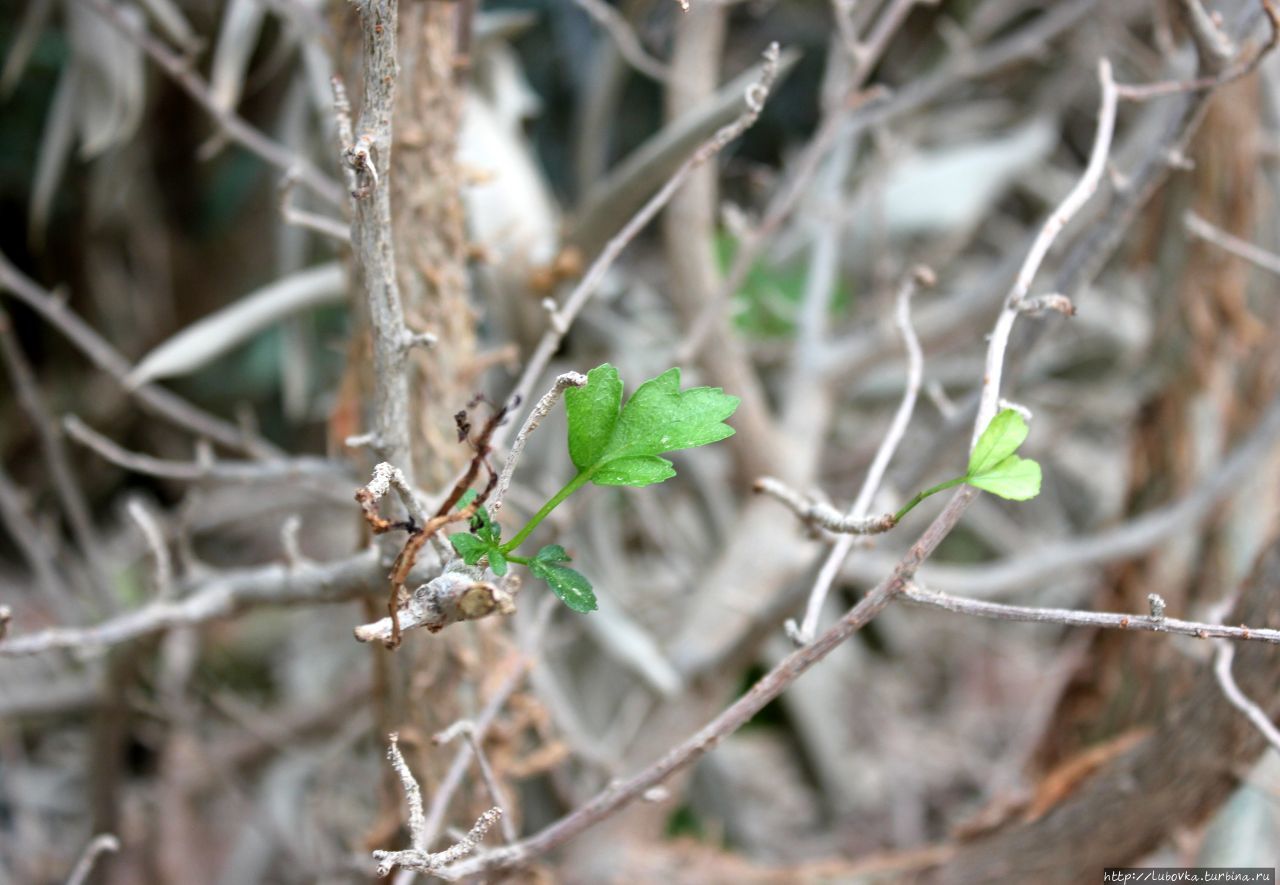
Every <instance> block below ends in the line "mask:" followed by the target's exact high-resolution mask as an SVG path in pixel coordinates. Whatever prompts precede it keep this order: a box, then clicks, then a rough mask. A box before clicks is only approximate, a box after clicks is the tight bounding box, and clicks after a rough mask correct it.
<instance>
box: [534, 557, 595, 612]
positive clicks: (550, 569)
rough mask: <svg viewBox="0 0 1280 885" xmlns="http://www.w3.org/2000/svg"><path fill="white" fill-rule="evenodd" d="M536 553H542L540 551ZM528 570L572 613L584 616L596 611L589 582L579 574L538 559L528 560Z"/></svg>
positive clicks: (593, 594) (593, 595)
mask: <svg viewBox="0 0 1280 885" xmlns="http://www.w3.org/2000/svg"><path fill="white" fill-rule="evenodd" d="M546 549H547V548H545V547H544V548H543V550H546ZM538 552H539V554H541V553H542V551H541V550H540V551H538ZM561 552H563V549H562V550H561ZM529 570H530V571H531V572H533V573H534V574H535V575H537V576H538V577H539V578H541V579H542V580H544V581H546V582H547V584H548V585H549V586H550V587H551V589H552V590H553V591H555V594H556V596H559V597H560V599H561V600H563V602H564V604H565V605H567V606H569V608H571V609H573V610H574V611H576V612H582V613H584V614H585V613H586V612H593V611H595V610H596V594H595V593H594V591H592V589H591V582H590V581H588V580H587V579H586V577H585V576H584V575H582V574H581V573H580V572H576V571H574V570H573V569H571V568H566V567H565V566H562V565H556V564H554V563H551V562H548V561H547V560H545V559H540V558H538V557H534V558H533V559H531V560H529Z"/></svg>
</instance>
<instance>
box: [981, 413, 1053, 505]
mask: <svg viewBox="0 0 1280 885" xmlns="http://www.w3.org/2000/svg"><path fill="white" fill-rule="evenodd" d="M1026 438H1027V422H1026V421H1024V420H1023V419H1022V416H1021V415H1019V414H1018V413H1017V412H1015V411H1014V410H1013V409H1005V410H1004V411H1003V412H1001V413H1000V414H998V415H996V416H995V417H994V418H992V419H991V423H990V424H988V425H987V429H986V430H984V431H982V436H980V437H978V444H977V445H975V446H974V447H973V453H972V454H971V455H969V471H968V474H967V475H968V476H980V475H983V474H986V473H988V472H989V471H991V470H992V469H994V468H995V467H996V466H997V465H999V464H1001V463H1002V462H1003V461H1004V460H1005V459H1006V458H1008V457H1009V456H1010V455H1012V454H1013V453H1014V452H1016V451H1017V450H1018V446H1020V445H1022V442H1023V440H1025V439H1026ZM1038 487H1039V486H1038V483H1037V488H1038ZM979 488H981V486H979Z"/></svg>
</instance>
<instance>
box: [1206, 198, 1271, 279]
mask: <svg viewBox="0 0 1280 885" xmlns="http://www.w3.org/2000/svg"><path fill="white" fill-rule="evenodd" d="M1182 221H1183V223H1184V224H1185V225H1186V226H1187V231H1188V232H1189V233H1192V234H1194V235H1195V236H1197V237H1199V238H1200V239H1202V240H1204V241H1206V242H1209V243H1213V244H1214V245H1215V246H1217V247H1219V248H1221V249H1223V250H1225V251H1227V252H1230V253H1231V254H1232V255H1235V256H1236V257H1237V258H1243V259H1244V260H1245V261H1248V262H1249V263H1250V264H1253V265H1256V266H1257V267H1260V268H1262V269H1263V270H1268V271H1271V273H1273V274H1277V275H1280V255H1277V254H1276V253H1274V252H1269V251H1267V250H1266V249H1262V248H1259V247H1258V246H1255V245H1254V244H1253V243H1250V242H1249V241H1248V240H1242V239H1240V238H1239V237H1237V236H1233V235H1232V234H1229V233H1227V232H1226V231H1225V230H1223V229H1222V228H1220V227H1217V226H1215V225H1212V224H1210V223H1209V222H1207V221H1205V220H1204V219H1203V218H1201V217H1200V216H1199V215H1197V214H1195V213H1194V212H1192V211H1190V210H1187V212H1186V214H1185V215H1183V216H1182Z"/></svg>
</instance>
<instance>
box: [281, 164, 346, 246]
mask: <svg viewBox="0 0 1280 885" xmlns="http://www.w3.org/2000/svg"><path fill="white" fill-rule="evenodd" d="M297 184H298V175H297V170H296V169H290V170H289V172H288V174H287V175H285V177H284V180H282V181H281V182H280V215H281V217H282V218H284V220H285V223H286V224H292V225H295V226H296V227H300V228H303V229H304V230H310V231H314V232H316V233H318V234H323V235H324V236H326V237H330V238H332V239H335V240H337V241H338V242H340V243H346V244H348V245H350V243H351V228H350V226H349V225H348V224H347V223H346V222H345V221H342V220H340V219H337V218H330V217H329V216H328V215H321V214H320V213H319V212H311V211H308V210H306V209H299V208H297V207H296V206H294V205H293V190H294V188H295V187H297Z"/></svg>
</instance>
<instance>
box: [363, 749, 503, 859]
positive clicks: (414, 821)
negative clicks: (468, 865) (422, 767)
mask: <svg viewBox="0 0 1280 885" xmlns="http://www.w3.org/2000/svg"><path fill="white" fill-rule="evenodd" d="M387 757H388V758H389V759H390V760H391V767H392V768H394V769H395V770H396V774H398V775H399V776H400V783H401V784H402V785H403V786H404V793H405V799H406V800H407V801H408V803H409V835H410V837H411V838H412V840H413V847H412V848H410V849H408V850H407V851H375V852H373V859H374V860H375V861H377V863H378V876H379V877H382V876H386V875H388V874H389V873H390V872H391V870H392V868H393V867H404V868H405V869H409V870H415V871H417V872H421V873H431V872H435V871H436V870H437V869H438V868H440V867H443V866H447V865H448V864H451V863H453V862H454V861H456V860H459V859H460V858H463V857H466V856H467V855H468V854H470V853H471V852H473V851H475V850H476V846H477V845H478V844H479V843H480V840H481V839H483V838H484V834H485V833H487V832H488V831H489V828H490V827H491V826H493V823H494V821H496V820H498V819H499V818H501V817H502V816H503V813H502V810H501V809H500V808H491V809H489V810H488V811H486V812H485V813H484V814H482V815H480V819H479V820H477V821H476V822H475V825H474V826H472V828H471V832H470V833H468V834H467V835H466V837H464V838H463V839H460V840H459V841H458V842H457V843H455V844H454V845H452V846H450V847H449V848H446V849H445V850H444V851H438V852H435V853H432V852H430V851H428V850H427V847H426V846H427V844H428V842H427V840H426V839H425V838H424V837H425V834H426V830H425V825H426V821H425V819H424V818H423V814H422V788H421V787H419V786H418V781H417V779H416V778H414V776H413V772H412V771H410V770H409V764H408V763H407V762H405V761H404V756H403V755H402V754H401V753H400V736H399V735H398V734H395V733H392V735H391V737H390V747H389V748H388V750H387Z"/></svg>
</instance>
